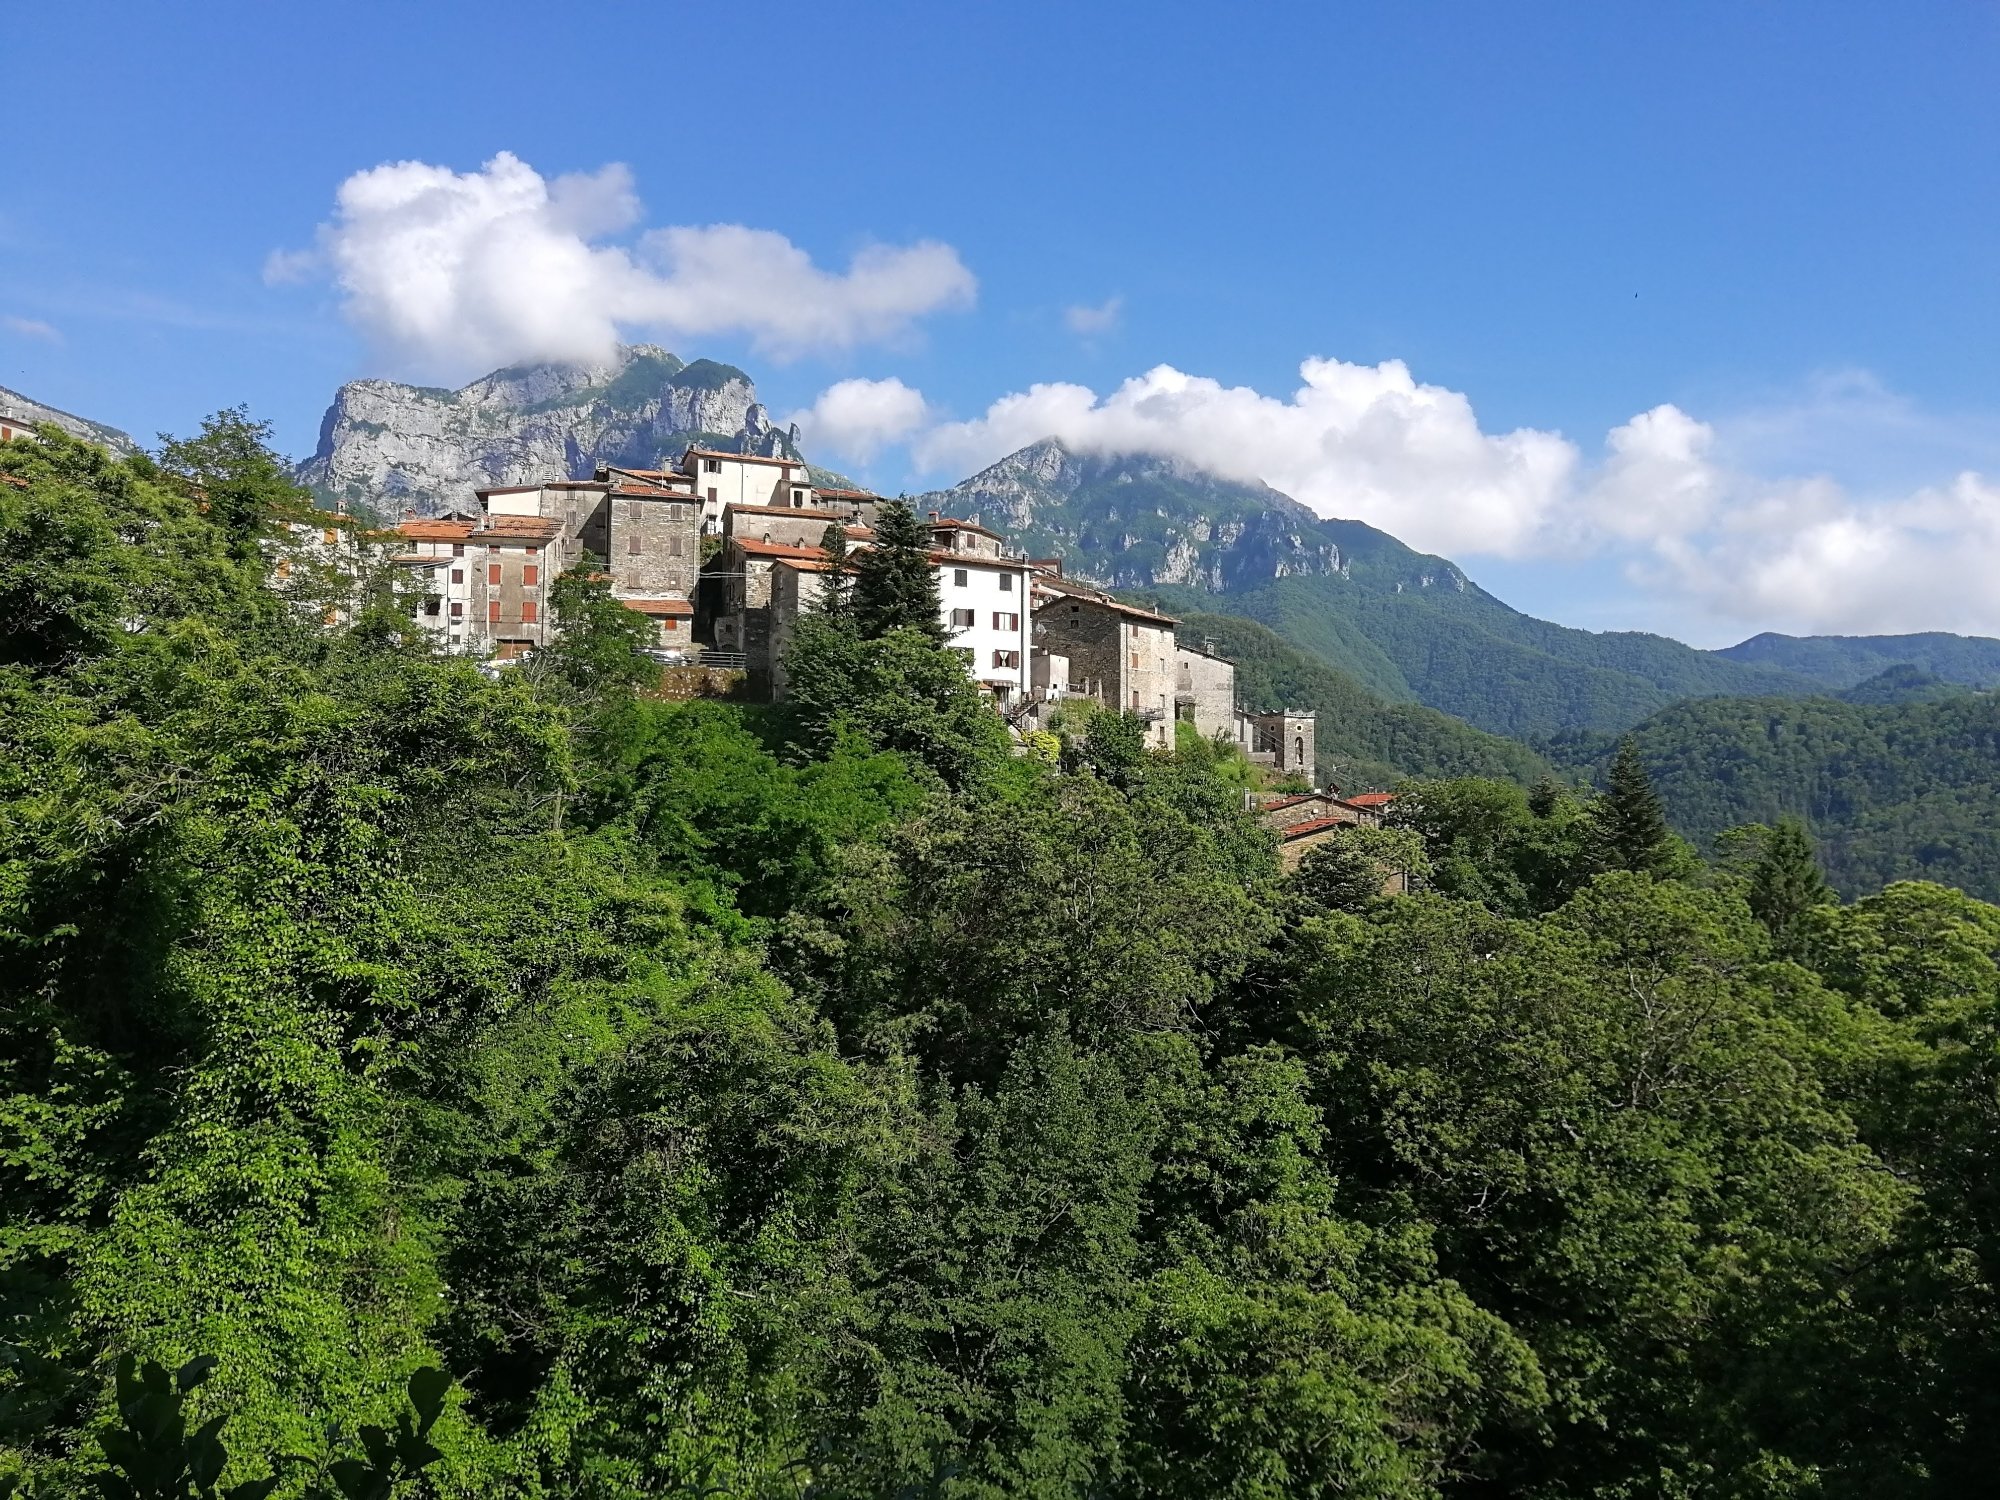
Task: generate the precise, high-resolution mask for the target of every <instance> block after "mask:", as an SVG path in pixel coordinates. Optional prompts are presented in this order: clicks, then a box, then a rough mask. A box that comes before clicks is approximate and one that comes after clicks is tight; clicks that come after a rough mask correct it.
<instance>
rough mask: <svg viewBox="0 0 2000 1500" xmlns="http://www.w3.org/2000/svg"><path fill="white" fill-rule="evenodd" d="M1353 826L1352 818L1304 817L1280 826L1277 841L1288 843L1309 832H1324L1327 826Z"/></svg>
mask: <svg viewBox="0 0 2000 1500" xmlns="http://www.w3.org/2000/svg"><path fill="white" fill-rule="evenodd" d="M1353 826H1354V819H1352V818H1341V817H1332V818H1306V819H1304V820H1303V821H1302V822H1298V823H1294V824H1292V825H1291V826H1290V827H1289V828H1280V829H1279V830H1278V831H1277V832H1278V838H1279V841H1280V842H1282V843H1287V844H1289V843H1290V842H1291V841H1292V840H1293V839H1300V838H1304V837H1305V836H1306V835H1307V834H1309V833H1325V832H1326V831H1327V830H1328V829H1329V828H1352V827H1353Z"/></svg>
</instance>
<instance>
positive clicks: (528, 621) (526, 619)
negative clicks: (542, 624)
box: [521, 599, 535, 625]
mask: <svg viewBox="0 0 2000 1500" xmlns="http://www.w3.org/2000/svg"><path fill="white" fill-rule="evenodd" d="M521 623H522V624H523V625H532V624H534V623H535V601H534V600H532V599H524V600H522V601H521Z"/></svg>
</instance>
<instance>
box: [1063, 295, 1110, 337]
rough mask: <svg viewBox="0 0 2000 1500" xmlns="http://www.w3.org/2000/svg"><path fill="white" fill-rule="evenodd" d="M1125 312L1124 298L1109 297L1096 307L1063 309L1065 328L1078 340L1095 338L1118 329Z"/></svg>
mask: <svg viewBox="0 0 2000 1500" xmlns="http://www.w3.org/2000/svg"><path fill="white" fill-rule="evenodd" d="M1124 311H1125V299H1124V298H1123V297H1107V298H1105V299H1104V301H1102V302H1100V303H1098V304H1097V306H1095V307H1085V306H1078V307H1066V308H1064V309H1063V326H1064V327H1066V328H1067V329H1069V331H1070V332H1071V333H1073V334H1075V335H1076V336H1077V337H1078V338H1086V339H1087V338H1095V337H1096V336H1097V335H1098V334H1101V333H1109V332H1110V331H1111V330H1112V329H1114V328H1116V327H1117V326H1118V319H1119V317H1120V315H1121V314H1123V312H1124Z"/></svg>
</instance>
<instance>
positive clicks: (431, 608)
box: [424, 594, 440, 615]
mask: <svg viewBox="0 0 2000 1500" xmlns="http://www.w3.org/2000/svg"><path fill="white" fill-rule="evenodd" d="M439 602H440V601H439V600H438V598H437V596H436V595H435V594H433V595H432V596H431V597H430V598H428V599H426V600H424V613H425V614H427V615H435V614H436V613H437V612H438V604H439Z"/></svg>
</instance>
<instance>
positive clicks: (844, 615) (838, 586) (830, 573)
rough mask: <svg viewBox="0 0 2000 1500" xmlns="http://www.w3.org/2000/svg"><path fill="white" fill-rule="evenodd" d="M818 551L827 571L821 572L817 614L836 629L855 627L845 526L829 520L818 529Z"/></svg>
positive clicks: (852, 587) (839, 522)
mask: <svg viewBox="0 0 2000 1500" xmlns="http://www.w3.org/2000/svg"><path fill="white" fill-rule="evenodd" d="M819 548H820V551H822V552H824V553H825V554H826V572H825V573H824V574H823V575H822V576H821V580H820V594H819V615H820V618H821V619H822V620H824V621H826V623H827V624H829V625H831V626H833V627H834V628H835V629H836V630H842V631H851V630H853V629H854V583H853V580H852V579H850V578H849V577H848V576H847V526H846V524H845V523H844V522H841V521H828V522H827V523H826V530H825V531H822V532H821V533H820V537H819Z"/></svg>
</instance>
